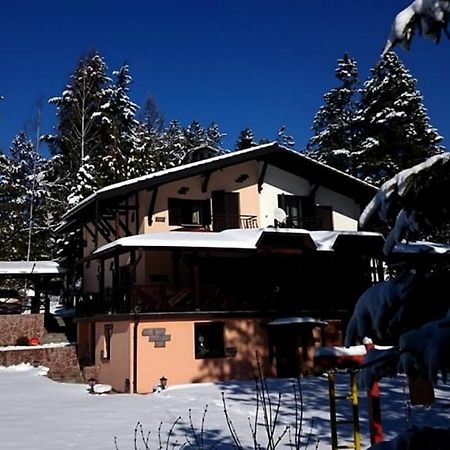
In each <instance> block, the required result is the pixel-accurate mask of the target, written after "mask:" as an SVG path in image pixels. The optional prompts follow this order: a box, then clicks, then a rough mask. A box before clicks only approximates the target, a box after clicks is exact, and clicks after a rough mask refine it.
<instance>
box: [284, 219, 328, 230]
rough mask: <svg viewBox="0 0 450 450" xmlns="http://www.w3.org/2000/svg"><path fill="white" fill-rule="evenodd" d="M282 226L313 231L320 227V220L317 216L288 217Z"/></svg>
mask: <svg viewBox="0 0 450 450" xmlns="http://www.w3.org/2000/svg"><path fill="white" fill-rule="evenodd" d="M284 226H285V227H286V228H302V229H304V230H310V231H315V230H321V229H322V220H321V219H319V218H317V217H288V218H287V219H286V222H285V225H284Z"/></svg>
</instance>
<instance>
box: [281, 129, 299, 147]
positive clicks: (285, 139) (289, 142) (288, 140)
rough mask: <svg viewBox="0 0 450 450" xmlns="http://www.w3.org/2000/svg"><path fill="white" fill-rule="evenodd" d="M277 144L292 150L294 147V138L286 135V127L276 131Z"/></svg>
mask: <svg viewBox="0 0 450 450" xmlns="http://www.w3.org/2000/svg"><path fill="white" fill-rule="evenodd" d="M277 142H278V143H279V144H280V145H284V146H285V147H289V148H292V147H294V145H295V140H294V138H293V137H292V136H290V135H289V134H286V126H284V125H283V126H282V127H281V128H280V129H279V130H278V136H277Z"/></svg>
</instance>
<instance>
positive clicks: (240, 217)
mask: <svg viewBox="0 0 450 450" xmlns="http://www.w3.org/2000/svg"><path fill="white" fill-rule="evenodd" d="M212 227H213V230H214V231H223V230H229V229H232V228H241V229H242V228H244V229H247V228H258V218H257V217H256V216H252V215H246V214H214V215H213V216H212Z"/></svg>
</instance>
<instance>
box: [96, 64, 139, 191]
mask: <svg viewBox="0 0 450 450" xmlns="http://www.w3.org/2000/svg"><path fill="white" fill-rule="evenodd" d="M113 75H114V76H115V77H116V81H115V83H114V84H113V85H112V86H111V87H109V88H108V89H106V90H105V97H106V99H107V102H106V103H105V104H103V105H101V109H102V110H103V112H104V114H105V117H106V118H107V120H105V124H104V128H103V134H102V141H103V151H102V153H100V154H97V155H95V156H97V159H100V160H99V161H97V164H96V165H97V167H98V168H99V171H98V175H97V179H98V180H97V185H98V186H99V187H103V186H105V185H108V184H112V183H115V182H118V181H123V180H125V179H128V178H132V177H134V176H137V175H138V174H139V157H138V155H136V154H135V150H136V147H137V145H138V136H137V135H138V126H139V123H138V121H137V119H136V111H137V110H138V106H137V105H136V104H135V103H133V102H132V101H131V99H130V97H129V95H128V92H129V85H130V84H131V82H132V78H131V75H130V71H129V67H128V65H123V66H121V67H120V68H119V70H117V71H114V72H113ZM91 159H92V158H91ZM94 163H95V161H94ZM89 165H90V166H92V161H91V163H90V164H89Z"/></svg>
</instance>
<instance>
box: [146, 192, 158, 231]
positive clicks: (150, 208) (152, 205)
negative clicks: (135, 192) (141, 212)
mask: <svg viewBox="0 0 450 450" xmlns="http://www.w3.org/2000/svg"><path fill="white" fill-rule="evenodd" d="M157 195H158V186H155V187H154V188H153V189H152V198H151V200H150V205H149V206H148V211H147V223H148V226H151V225H152V223H153V213H154V212H155V206H156V197H157Z"/></svg>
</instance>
